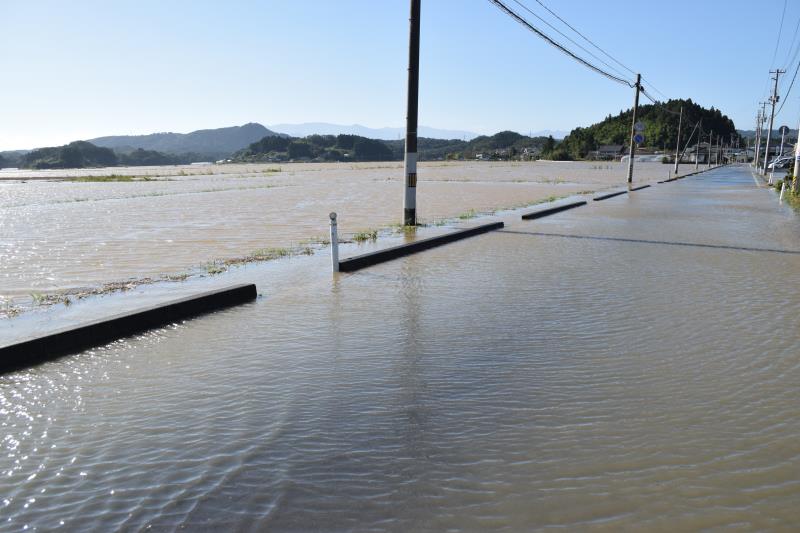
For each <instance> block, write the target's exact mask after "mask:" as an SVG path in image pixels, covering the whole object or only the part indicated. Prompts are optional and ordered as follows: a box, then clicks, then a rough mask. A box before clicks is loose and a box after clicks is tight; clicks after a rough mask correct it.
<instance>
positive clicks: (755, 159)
mask: <svg viewBox="0 0 800 533" xmlns="http://www.w3.org/2000/svg"><path fill="white" fill-rule="evenodd" d="M760 144H761V110H760V109H759V110H758V114H757V115H756V138H755V140H754V145H755V152H756V153H755V155H754V157H753V166H755V167H756V168H758V154H759V149H760V146H759V145H760Z"/></svg>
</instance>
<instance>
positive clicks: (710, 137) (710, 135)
mask: <svg viewBox="0 0 800 533" xmlns="http://www.w3.org/2000/svg"><path fill="white" fill-rule="evenodd" d="M713 139H714V132H713V131H709V132H708V155H707V157H706V168H711V143H712V142H714V140H713Z"/></svg>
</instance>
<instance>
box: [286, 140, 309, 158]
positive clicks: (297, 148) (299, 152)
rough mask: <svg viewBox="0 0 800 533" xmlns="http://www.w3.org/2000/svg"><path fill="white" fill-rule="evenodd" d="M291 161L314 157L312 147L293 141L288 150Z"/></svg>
mask: <svg viewBox="0 0 800 533" xmlns="http://www.w3.org/2000/svg"><path fill="white" fill-rule="evenodd" d="M287 152H288V155H289V159H301V158H306V157H313V155H312V152H311V145H310V144H308V143H304V142H298V141H292V142H290V143H289V146H288V149H287Z"/></svg>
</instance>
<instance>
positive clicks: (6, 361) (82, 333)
mask: <svg viewBox="0 0 800 533" xmlns="http://www.w3.org/2000/svg"><path fill="white" fill-rule="evenodd" d="M257 296H258V293H257V292H256V286H255V285H253V284H242V285H234V286H233V287H227V288H224V289H219V290H215V291H209V292H204V293H202V294H198V295H195V296H189V297H187V298H181V299H179V300H173V301H171V302H167V303H164V304H159V305H154V306H152V307H148V308H145V309H140V310H138V311H131V312H129V313H123V314H120V315H116V316H112V317H110V318H106V319H102V320H96V321H94V322H89V323H87V324H82V325H79V326H74V327H70V328H65V329H62V330H58V331H55V332H53V333H50V334H48V335H44V336H42V337H33V338H30V339H26V340H24V341H20V342H17V343H14V344H10V345H7V346H0V372H8V371H10V370H15V369H20V368H27V367H30V366H33V365H36V364H38V363H42V362H44V361H50V360H53V359H57V358H59V357H61V356H63V355H66V354H69V353H75V352H79V351H81V350H85V349H87V348H91V347H94V346H101V345H103V344H107V343H109V342H112V341H115V340H118V339H121V338H123V337H128V336H130V335H134V334H136V333H141V332H143V331H146V330H149V329H153V328H158V327H162V326H165V325H167V324H172V323H175V322H178V321H180V320H184V319H187V318H191V317H194V316H197V315H201V314H205V313H209V312H211V311H216V310H219V309H224V308H227V307H232V306H235V305H239V304H242V303H245V302H249V301H252V300H255V299H256V297H257Z"/></svg>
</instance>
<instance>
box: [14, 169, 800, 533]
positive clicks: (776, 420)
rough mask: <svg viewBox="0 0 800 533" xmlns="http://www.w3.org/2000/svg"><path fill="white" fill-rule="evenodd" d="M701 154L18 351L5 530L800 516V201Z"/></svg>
mask: <svg viewBox="0 0 800 533" xmlns="http://www.w3.org/2000/svg"><path fill="white" fill-rule="evenodd" d="M710 177H714V180H713V181H712V180H710V179H709V180H708V181H705V180H704V179H696V180H687V181H686V182H680V183H677V184H670V185H665V186H661V187H658V188H653V189H648V190H647V191H644V192H642V193H639V194H636V195H631V196H630V197H627V196H624V197H620V198H618V199H614V200H609V201H606V202H602V203H594V204H590V205H589V206H587V207H584V208H581V209H577V210H573V211H569V212H565V213H561V214H559V215H556V216H553V217H550V218H547V219H542V220H540V221H535V222H520V221H519V220H518V219H517V220H512V219H509V220H508V222H509V227H508V230H509V231H504V232H494V233H490V234H485V235H482V236H479V237H476V238H473V239H469V240H466V241H461V242H458V243H454V244H451V245H448V246H446V247H441V248H437V249H434V250H430V251H428V252H425V253H424V254H421V255H415V256H411V257H408V258H405V259H402V260H398V261H394V262H390V263H386V264H383V265H380V266H377V267H374V268H370V269H367V270H365V271H362V272H359V273H356V274H352V275H340V276H338V277H337V278H336V279H334V280H333V281H332V280H331V277H330V273H329V272H328V269H327V266H328V265H327V260H326V258H325V257H323V256H314V257H308V258H303V259H302V260H297V261H295V262H293V263H292V267H291V268H285V269H276V268H274V267H273V268H269V269H266V268H262V267H254V268H252V269H251V270H249V273H250V275H251V276H252V280H253V281H256V282H257V283H258V285H259V289H260V290H261V292H262V293H263V294H264V297H263V298H261V299H259V300H258V301H256V302H254V303H252V304H248V305H245V306H243V307H240V308H236V309H230V310H227V311H224V312H221V313H216V314H214V315H213V316H208V317H204V318H200V319H197V320H192V321H189V322H186V323H183V324H181V325H178V326H175V327H172V328H167V329H162V330H159V331H156V332H153V333H150V334H147V335H144V336H141V337H138V338H135V339H128V340H126V341H122V342H118V343H115V344H112V345H110V346H107V347H104V348H100V349H97V350H92V351H89V352H86V353H83V354H81V355H78V356H75V357H70V358H66V359H63V360H60V361H57V362H53V363H50V364H46V365H43V366H41V367H38V368H35V369H32V370H29V371H24V372H18V373H15V374H10V375H6V376H4V377H2V378H0V409H1V410H2V412H3V415H4V416H3V419H2V424H3V425H2V432H0V433H1V434H2V438H3V440H2V443H0V447H2V452H3V453H2V454H0V457H2V459H0V474H2V475H0V509H2V513H0V516H2V517H3V520H4V522H3V523H2V525H0V530H8V531H16V530H19V529H22V528H23V527H24V526H25V525H27V526H29V527H37V528H39V529H42V530H49V529H53V528H56V527H58V526H59V525H62V526H63V527H64V529H65V530H82V529H83V530H85V529H93V530H112V529H121V530H139V529H143V528H146V527H147V526H152V528H153V529H154V530H165V529H166V530H170V529H177V528H181V527H185V528H187V529H189V530H197V529H200V530H206V529H208V530H210V529H212V528H217V529H225V530H234V529H241V530H253V531H263V530H275V531H287V530H288V531H344V530H370V531H445V530H454V531H455V530H464V531H486V530H498V529H499V530H507V531H529V530H533V529H539V528H545V527H548V526H551V527H557V526H561V527H564V528H566V529H568V530H576V529H601V530H611V531H617V530H625V529H630V528H632V527H638V528H640V529H645V530H656V531H658V530H661V531H674V530H695V529H705V528H708V529H713V528H722V527H738V528H741V529H747V530H752V529H755V530H761V529H778V530H780V529H785V530H791V529H792V528H793V527H794V526H795V525H796V524H797V523H798V520H800V508H799V507H798V506H797V501H798V498H800V475H799V474H800V471H799V469H798V464H800V462H799V461H800V444H798V443H799V442H800V427H798V425H797V424H796V423H795V421H796V420H797V418H798V416H800V389H798V387H797V383H798V381H799V380H800V354H799V353H798V351H797V349H796V348H797V337H796V334H795V333H794V332H795V331H797V329H798V326H799V325H800V324H798V316H800V294H798V292H799V291H798V289H797V288H796V287H797V284H793V283H788V284H787V283H785V282H784V281H783V279H782V277H781V276H778V275H773V274H772V273H774V272H778V271H780V272H781V273H783V274H785V275H786V276H788V277H789V279H793V278H794V277H796V274H797V273H798V272H800V257H798V256H797V255H795V254H776V253H772V252H763V251H759V250H756V249H761V248H770V249H786V250H800V238H798V237H797V235H798V234H800V232H798V231H797V230H798V229H799V228H798V227H797V226H798V223H797V220H796V218H795V216H794V214H792V213H790V212H788V211H781V210H778V209H776V207H775V205H774V202H776V198H775V197H774V195H773V194H772V193H771V192H769V191H766V190H758V189H755V187H754V186H753V181H752V179H750V177H749V175H748V174H746V173H744V172H742V171H738V170H721V171H716V172H715V173H714V174H711V175H710ZM776 227H778V228H782V230H783V231H775V228H776ZM537 231H538V232H541V233H547V234H548V235H536V234H535V232H537ZM531 233H534V234H531ZM558 233H561V234H565V235H573V236H574V235H584V236H590V237H597V236H601V237H609V238H608V239H596V238H587V239H576V238H564V237H558V236H554V234H558ZM623 238H631V239H643V238H647V239H649V240H651V241H654V243H646V244H645V243H641V242H629V241H625V240H622V239H623ZM660 241H663V242H675V243H692V244H708V245H715V246H731V247H733V246H739V247H741V248H743V249H732V248H719V247H716V248H715V247H706V246H668V245H660V244H658V242H660Z"/></svg>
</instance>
